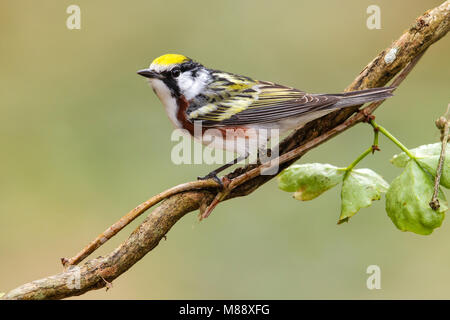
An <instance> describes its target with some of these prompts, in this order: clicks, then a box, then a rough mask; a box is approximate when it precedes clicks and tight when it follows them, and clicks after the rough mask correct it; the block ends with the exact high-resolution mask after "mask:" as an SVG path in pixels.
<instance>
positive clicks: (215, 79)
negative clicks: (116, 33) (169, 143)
mask: <svg viewBox="0 0 450 320" xmlns="http://www.w3.org/2000/svg"><path fill="white" fill-rule="evenodd" d="M137 73H138V74H139V75H141V76H143V77H146V78H148V79H149V82H150V85H151V87H152V88H153V90H154V92H155V93H156V95H157V96H158V98H159V99H160V100H161V102H162V104H163V105H164V107H165V110H166V112H167V115H168V117H169V119H170V121H171V122H172V123H173V125H174V126H175V128H179V129H185V130H187V131H188V132H189V133H190V134H191V135H192V136H193V137H194V138H198V137H196V135H194V125H198V124H200V125H201V128H202V131H201V132H202V133H204V132H205V130H208V129H217V130H218V131H219V132H221V133H222V134H221V135H222V137H221V138H222V139H217V141H214V147H215V148H222V149H224V150H228V151H231V152H236V153H237V154H238V155H239V157H238V158H237V159H235V160H234V161H232V162H230V163H227V164H225V165H224V166H222V167H220V168H218V169H216V170H214V171H212V172H210V173H209V174H208V175H206V176H205V177H199V179H208V178H214V179H216V180H217V181H219V182H220V179H218V178H217V174H218V173H219V172H221V171H222V170H224V169H226V168H228V167H230V166H231V165H233V164H235V163H238V162H239V161H241V160H243V159H245V158H247V157H248V156H249V154H250V150H249V147H248V146H249V145H251V143H252V141H251V140H252V139H254V138H255V135H254V134H247V132H250V131H252V132H253V133H254V132H255V130H256V131H257V132H259V131H262V130H271V129H277V130H279V132H280V134H283V133H285V132H287V131H290V130H294V129H297V128H300V127H302V126H304V125H305V124H306V123H308V122H310V121H312V120H314V119H317V118H320V117H322V116H324V115H325V114H327V113H330V112H332V111H334V110H337V109H341V108H345V107H350V106H355V105H362V104H364V103H366V102H372V101H377V100H384V99H386V98H388V97H390V96H392V92H391V91H392V90H393V89H394V88H392V87H383V88H373V89H367V90H361V91H353V92H345V93H337V94H309V93H306V92H304V91H300V90H297V89H295V88H291V87H287V86H283V85H279V84H275V83H272V82H268V81H259V80H253V79H252V78H249V77H246V76H241V75H237V74H233V73H229V72H223V71H218V70H214V69H209V68H206V67H204V66H203V65H201V64H200V63H198V62H195V61H193V60H192V59H190V58H188V57H185V56H183V55H180V54H165V55H163V56H160V57H159V58H156V59H155V60H153V62H152V63H151V64H150V67H149V68H147V69H143V70H139V71H138V72H137ZM217 130H216V131H217ZM233 130H235V131H236V130H240V137H239V138H238V140H239V139H240V142H239V141H238V142H237V143H227V137H228V135H227V134H226V133H227V132H228V131H233ZM219 136H220V135H219ZM200 138H201V137H200ZM234 138H235V137H234ZM201 141H202V143H205V142H204V140H201ZM209 145H210V144H209Z"/></svg>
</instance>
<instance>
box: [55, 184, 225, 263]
mask: <svg viewBox="0 0 450 320" xmlns="http://www.w3.org/2000/svg"><path fill="white" fill-rule="evenodd" d="M220 187H221V185H220V184H219V183H217V182H216V181H215V180H213V179H209V180H199V181H191V182H187V183H183V184H180V185H177V186H175V187H172V188H170V189H167V190H165V191H163V192H161V193H159V194H157V195H156V196H153V197H151V198H150V199H148V200H147V201H145V202H143V203H141V204H140V205H138V206H137V207H136V208H134V209H133V210H131V211H130V212H128V213H127V214H126V215H124V216H123V217H122V218H121V219H120V220H119V221H117V222H116V223H114V224H113V225H112V226H110V227H109V228H108V229H106V230H105V231H103V232H102V233H100V234H99V235H98V236H97V238H95V239H94V240H93V241H92V242H91V243H89V244H88V245H87V246H86V247H84V248H83V249H82V250H81V251H80V252H79V253H77V254H76V255H75V256H74V257H72V258H70V259H67V258H61V263H62V264H63V266H64V267H68V266H70V265H76V264H78V263H80V262H81V261H82V260H83V259H84V258H86V257H87V256H88V255H90V254H91V253H92V252H94V251H95V250H96V249H97V248H99V247H100V246H101V245H102V244H104V243H105V242H106V241H108V240H109V239H111V238H112V237H114V235H116V234H117V233H118V232H119V231H120V230H122V229H123V228H125V227H126V226H127V225H128V224H129V223H130V222H131V221H133V220H134V219H136V218H137V217H139V216H140V215H141V214H143V213H144V212H145V211H147V210H148V209H150V208H151V207H153V206H154V205H156V204H157V203H159V202H161V201H162V200H164V199H166V198H168V197H170V196H173V195H174V194H177V193H180V192H184V191H190V190H194V189H206V188H220Z"/></svg>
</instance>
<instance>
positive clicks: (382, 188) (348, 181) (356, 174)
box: [338, 169, 389, 223]
mask: <svg viewBox="0 0 450 320" xmlns="http://www.w3.org/2000/svg"><path fill="white" fill-rule="evenodd" d="M388 188H389V184H388V183H387V182H386V181H385V180H384V179H383V178H382V177H381V176H380V175H379V174H377V173H376V172H374V171H372V170H370V169H353V170H351V171H350V172H349V173H348V174H347V175H346V177H345V178H344V183H343V184H342V190H341V215H340V217H339V221H338V223H342V222H344V221H347V220H348V219H349V218H350V217H352V216H353V215H355V214H356V213H357V212H358V211H359V209H361V208H366V207H368V206H370V205H371V204H372V201H374V200H380V198H381V193H382V192H386V191H387V190H388Z"/></svg>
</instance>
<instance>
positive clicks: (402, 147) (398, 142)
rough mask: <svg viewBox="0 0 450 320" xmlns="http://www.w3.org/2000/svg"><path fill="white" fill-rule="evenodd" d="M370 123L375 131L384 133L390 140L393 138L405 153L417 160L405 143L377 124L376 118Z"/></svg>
mask: <svg viewBox="0 0 450 320" xmlns="http://www.w3.org/2000/svg"><path fill="white" fill-rule="evenodd" d="M370 124H371V125H372V127H373V128H374V129H375V131H379V132H381V133H382V134H384V135H385V136H386V137H387V138H388V139H389V140H391V141H392V142H393V143H394V144H395V145H397V147H399V148H400V149H401V150H402V151H403V152H404V153H406V154H407V155H408V157H410V158H411V159H413V160H414V161H416V157H414V155H413V154H412V153H411V152H410V151H409V149H408V148H407V147H405V146H404V145H403V143H401V142H400V141H398V140H397V138H396V137H394V136H393V135H392V134H391V133H390V132H389V131H387V130H386V129H385V128H384V127H382V126H380V125H379V124H377V123H376V122H375V121H374V120H370Z"/></svg>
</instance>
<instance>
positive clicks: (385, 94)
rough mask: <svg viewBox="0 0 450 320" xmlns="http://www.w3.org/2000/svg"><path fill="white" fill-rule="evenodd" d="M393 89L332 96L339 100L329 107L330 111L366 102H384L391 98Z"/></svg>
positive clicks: (387, 88) (369, 90) (384, 88)
mask: <svg viewBox="0 0 450 320" xmlns="http://www.w3.org/2000/svg"><path fill="white" fill-rule="evenodd" d="M394 89H395V87H382V88H372V89H366V90H360V91H351V92H345V93H338V94H332V95H331V96H335V97H337V98H339V100H338V101H337V102H336V103H335V104H333V105H332V106H330V107H331V108H332V109H340V108H345V107H350V106H357V105H361V104H364V103H367V102H373V101H379V100H384V99H387V98H389V97H392V96H393V94H392V91H393V90H394Z"/></svg>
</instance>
